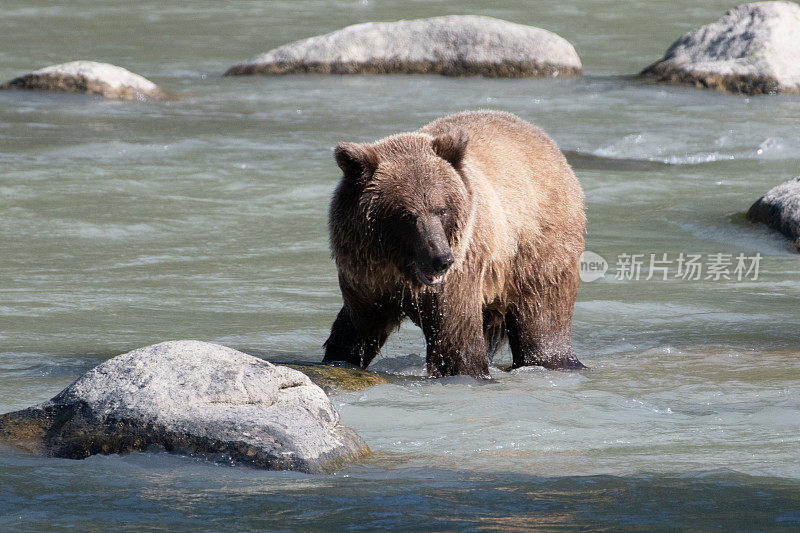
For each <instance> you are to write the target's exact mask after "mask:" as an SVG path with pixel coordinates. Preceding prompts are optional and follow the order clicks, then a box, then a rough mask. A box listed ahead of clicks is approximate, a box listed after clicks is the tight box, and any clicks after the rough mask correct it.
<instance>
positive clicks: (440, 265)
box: [431, 250, 455, 272]
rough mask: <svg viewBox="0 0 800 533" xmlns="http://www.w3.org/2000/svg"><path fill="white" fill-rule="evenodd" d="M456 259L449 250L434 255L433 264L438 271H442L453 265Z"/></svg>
mask: <svg viewBox="0 0 800 533" xmlns="http://www.w3.org/2000/svg"><path fill="white" fill-rule="evenodd" d="M454 260H455V259H453V254H452V252H450V251H449V250H448V251H447V252H445V253H443V254H439V255H437V256H436V257H434V258H433V261H432V264H431V266H432V267H433V268H435V269H436V271H437V272H441V271H443V270H446V269H447V267H449V266H450V265H452V264H453V261H454Z"/></svg>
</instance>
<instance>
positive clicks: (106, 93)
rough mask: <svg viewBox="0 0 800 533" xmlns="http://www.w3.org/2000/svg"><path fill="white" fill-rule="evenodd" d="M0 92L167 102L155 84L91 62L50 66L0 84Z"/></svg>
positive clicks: (112, 67)
mask: <svg viewBox="0 0 800 533" xmlns="http://www.w3.org/2000/svg"><path fill="white" fill-rule="evenodd" d="M0 89H34V90H40V91H53V92H59V93H77V94H89V95H98V96H102V97H104V98H115V99H118V100H139V101H145V100H169V99H171V96H170V95H169V94H167V93H166V92H164V91H163V90H161V88H159V87H158V85H156V84H155V83H153V82H152V81H150V80H148V79H147V78H143V77H142V76H139V75H138V74H134V73H133V72H131V71H129V70H126V69H124V68H122V67H118V66H115V65H110V64H108V63H97V62H95V61H72V62H70V63H62V64H60V65H52V66H49V67H46V68H43V69H41V70H37V71H35V72H31V73H30V74H26V75H24V76H19V77H18V78H14V79H13V80H11V81H9V82H8V83H4V84H3V85H0Z"/></svg>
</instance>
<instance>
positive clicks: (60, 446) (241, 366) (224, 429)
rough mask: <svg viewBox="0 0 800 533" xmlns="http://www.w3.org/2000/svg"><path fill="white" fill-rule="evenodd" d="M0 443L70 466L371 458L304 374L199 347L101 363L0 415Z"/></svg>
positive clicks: (323, 467)
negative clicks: (46, 396) (152, 450)
mask: <svg viewBox="0 0 800 533" xmlns="http://www.w3.org/2000/svg"><path fill="white" fill-rule="evenodd" d="M0 441H2V442H5V443H7V444H10V445H12V446H15V447H18V448H23V449H26V450H28V451H30V452H33V453H38V454H42V455H47V456H52V457H65V458H72V459H82V458H85V457H88V456H90V455H93V454H98V453H101V454H111V453H125V452H129V451H135V450H139V451H141V450H145V449H147V448H148V447H151V446H163V447H164V448H165V449H167V450H168V451H176V452H179V453H187V454H192V455H197V456H201V457H207V458H209V459H212V460H214V459H224V460H226V461H233V462H235V463H240V464H247V465H251V466H255V467H259V468H266V469H270V470H298V471H301V472H310V473H319V472H329V471H331V470H333V469H335V468H338V467H340V466H341V465H343V464H345V463H347V462H350V461H353V460H356V459H359V458H360V457H362V456H364V455H365V454H367V453H369V448H368V447H367V445H366V444H365V443H364V441H363V440H362V439H361V437H359V436H358V435H357V434H356V433H355V431H353V430H352V429H350V428H347V427H344V426H341V425H340V424H339V414H338V413H337V412H336V409H335V408H334V407H333V405H332V404H331V402H330V401H329V400H328V397H327V396H326V395H325V393H324V392H323V391H322V389H320V388H319V387H317V386H316V385H314V384H313V383H312V382H311V381H310V380H309V378H308V377H307V376H305V375H304V374H302V373H300V372H298V371H296V370H292V369H290V368H286V367H282V366H275V365H272V364H270V363H268V362H266V361H263V360H261V359H257V358H255V357H252V356H249V355H246V354H243V353H241V352H237V351H236V350H233V349H231V348H226V347H224V346H219V345H215V344H208V343H204V342H199V341H174V342H164V343H161V344H155V345H153V346H148V347H145V348H140V349H138V350H134V351H132V352H129V353H126V354H123V355H120V356H118V357H115V358H113V359H110V360H108V361H106V362H105V363H103V364H101V365H99V366H97V367H95V368H94V369H92V370H90V371H89V372H87V373H86V374H84V375H83V376H81V377H80V378H79V379H78V380H77V381H75V383H73V384H72V385H70V386H69V387H67V388H66V389H64V390H63V391H62V392H61V393H59V394H58V395H57V396H56V397H54V398H53V399H52V400H50V401H47V402H45V403H42V404H40V405H37V406H34V407H30V408H28V409H24V410H22V411H16V412H14V413H8V414H5V415H2V416H0Z"/></svg>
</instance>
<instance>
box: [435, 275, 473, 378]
mask: <svg viewBox="0 0 800 533" xmlns="http://www.w3.org/2000/svg"><path fill="white" fill-rule="evenodd" d="M470 288H474V287H472V286H470ZM476 296H477V295H470V296H466V297H465V295H448V294H447V292H444V293H442V294H436V295H430V296H429V297H427V298H425V299H424V301H423V302H422V303H421V305H420V326H421V327H422V331H423V333H424V334H425V341H426V344H427V357H426V362H427V366H428V375H430V376H431V377H442V376H456V375H468V376H474V377H476V378H489V362H488V360H487V357H486V341H485V339H484V337H483V310H482V308H481V302H480V301H479V299H478V298H477V297H476Z"/></svg>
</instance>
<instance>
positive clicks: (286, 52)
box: [225, 16, 582, 78]
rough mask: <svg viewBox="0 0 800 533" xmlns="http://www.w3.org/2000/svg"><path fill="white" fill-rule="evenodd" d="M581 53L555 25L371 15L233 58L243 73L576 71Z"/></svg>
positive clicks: (515, 74) (509, 74)
mask: <svg viewBox="0 0 800 533" xmlns="http://www.w3.org/2000/svg"><path fill="white" fill-rule="evenodd" d="M581 68H582V67H581V60H580V58H579V57H578V54H577V53H576V52H575V49H574V48H573V47H572V45H571V44H570V43H569V42H567V41H566V40H565V39H563V38H562V37H559V36H558V35H556V34H555V33H552V32H549V31H547V30H543V29H541V28H535V27H532V26H523V25H521V24H514V23H512V22H506V21H504V20H499V19H495V18H491V17H480V16H447V17H435V18H429V19H418V20H400V21H397V22H368V23H365V24H356V25H354V26H348V27H346V28H343V29H341V30H338V31H335V32H333V33H329V34H327V35H320V36H317V37H311V38H309V39H304V40H301V41H296V42H293V43H289V44H286V45H284V46H281V47H279V48H275V49H274V50H271V51H269V52H266V53H264V54H261V55H257V56H255V57H253V58H251V59H249V60H247V61H244V62H243V63H239V64H238V65H234V66H233V67H231V68H230V69H228V71H227V72H226V73H225V74H226V75H241V74H291V73H322V74H393V73H401V74H445V75H449V76H473V75H477V76H488V77H501V78H519V77H556V76H577V75H580V73H581Z"/></svg>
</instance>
